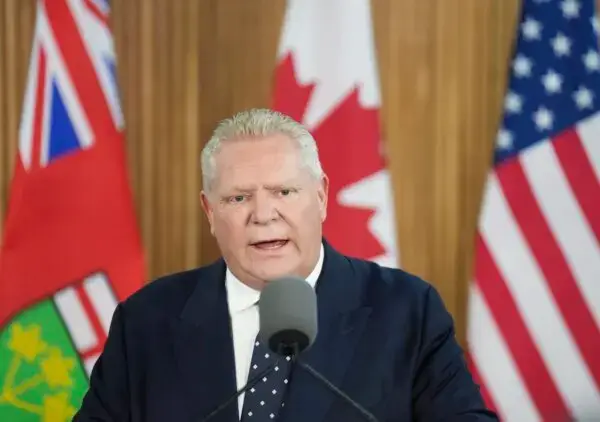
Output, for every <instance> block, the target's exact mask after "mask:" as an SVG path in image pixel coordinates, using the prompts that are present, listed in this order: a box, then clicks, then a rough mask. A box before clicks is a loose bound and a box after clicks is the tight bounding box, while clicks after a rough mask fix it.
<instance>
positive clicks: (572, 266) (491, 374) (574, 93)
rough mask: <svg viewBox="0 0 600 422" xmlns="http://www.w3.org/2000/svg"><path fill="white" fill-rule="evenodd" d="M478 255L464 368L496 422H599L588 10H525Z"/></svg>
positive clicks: (598, 275) (596, 161) (599, 302)
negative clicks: (476, 383)
mask: <svg viewBox="0 0 600 422" xmlns="http://www.w3.org/2000/svg"><path fill="white" fill-rule="evenodd" d="M517 29H518V36H517V38H516V45H515V49H514V53H513V57H512V61H511V67H510V70H511V72H510V78H509V81H508V86H507V92H506V96H505V100H504V112H503V119H502V121H501V126H500V128H499V130H498V136H497V141H496V150H495V154H494V164H493V169H492V170H491V172H490V173H489V175H488V178H487V183H486V187H485V193H484V198H483V203H482V209H481V214H480V219H479V225H478V233H477V237H476V246H475V268H474V280H473V282H472V283H471V290H470V301H469V327H468V349H469V358H470V364H471V368H472V370H473V373H474V375H475V377H476V379H477V380H478V381H479V382H480V384H481V386H482V392H483V394H484V396H485V399H486V401H487V402H488V404H489V405H490V407H492V408H494V409H496V410H497V411H498V413H499V415H500V416H501V418H502V420H506V421H511V422H512V421H515V422H529V421H557V422H558V421H561V422H562V421H573V420H576V421H588V420H589V421H591V420H595V421H598V420H600V182H599V181H600V114H599V113H598V112H599V110H600V55H599V51H598V41H597V36H598V23H597V20H596V15H595V0H524V1H523V4H522V11H521V17H520V20H519V22H518V27H517Z"/></svg>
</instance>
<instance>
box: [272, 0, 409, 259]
mask: <svg viewBox="0 0 600 422" xmlns="http://www.w3.org/2000/svg"><path fill="white" fill-rule="evenodd" d="M274 96H275V98H274V108H275V109H276V110H279V111H281V112H283V113H285V114H288V115H290V116H291V117H293V118H294V119H296V120H298V121H300V122H302V123H303V124H305V125H306V126H307V127H308V129H309V130H310V131H311V132H312V134H313V136H314V137H315V139H316V140H317V144H318V147H319V154H320V157H321V163H322V165H323V168H324V170H325V172H326V173H327V174H328V176H329V180H330V191H329V205H328V213H327V219H326V221H325V224H324V229H323V230H324V236H325V238H326V239H327V240H328V242H330V243H331V244H332V246H334V247H335V248H336V249H337V250H339V251H340V252H342V253H344V254H346V255H350V256H354V257H359V258H365V259H369V260H372V261H375V262H378V263H380V264H382V265H385V266H389V267H397V266H398V265H399V261H400V258H399V253H398V249H397V246H396V243H397V242H396V227H395V221H394V220H395V212H394V201H393V195H392V186H391V182H390V176H389V173H388V171H387V168H386V163H385V159H384V156H383V148H382V143H381V135H380V126H379V125H380V122H379V107H380V104H381V99H380V91H379V76H378V67H377V59H376V54H375V42H374V36H373V27H372V18H371V10H370V0H328V1H322V0H288V2H287V9H286V14H285V20H284V25H283V33H282V37H281V40H280V44H279V51H278V65H277V69H276V73H275V93H274Z"/></svg>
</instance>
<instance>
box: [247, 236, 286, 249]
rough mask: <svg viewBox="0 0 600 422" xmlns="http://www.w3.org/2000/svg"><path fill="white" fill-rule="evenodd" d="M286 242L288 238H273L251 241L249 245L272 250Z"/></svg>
mask: <svg viewBox="0 0 600 422" xmlns="http://www.w3.org/2000/svg"><path fill="white" fill-rule="evenodd" d="M288 242H289V240H288V239H273V240H263V241H259V242H253V243H251V244H250V245H251V246H252V247H254V248H256V249H261V250H273V249H278V248H282V247H284V246H285V245H287V243H288Z"/></svg>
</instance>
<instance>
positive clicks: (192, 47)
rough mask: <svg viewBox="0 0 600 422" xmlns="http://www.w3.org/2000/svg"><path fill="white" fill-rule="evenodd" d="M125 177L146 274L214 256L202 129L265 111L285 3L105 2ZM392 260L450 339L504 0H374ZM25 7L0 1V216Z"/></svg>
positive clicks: (487, 149) (487, 125) (491, 121)
mask: <svg viewBox="0 0 600 422" xmlns="http://www.w3.org/2000/svg"><path fill="white" fill-rule="evenodd" d="M112 4H113V13H112V18H111V24H112V27H113V32H114V36H115V43H116V49H117V54H118V60H119V62H118V72H119V82H120V86H121V93H122V103H123V108H124V113H125V119H126V126H127V128H126V147H127V151H128V158H129V166H130V174H131V184H132V187H133V192H134V195H135V203H136V207H137V213H138V217H139V224H140V230H141V233H142V237H143V241H144V246H145V248H146V251H147V261H148V270H149V271H148V272H149V275H150V276H151V277H156V276H158V275H161V274H164V273H167V272H171V271H177V270H180V269H184V268H190V267H193V266H196V265H200V264H203V263H207V262H209V261H211V260H212V259H214V258H215V257H216V256H217V255H218V251H217V250H216V247H215V243H214V241H213V239H212V237H211V236H210V234H209V233H208V230H207V229H206V227H207V226H206V222H205V219H204V217H203V215H202V211H201V208H200V205H199V198H198V194H199V191H200V186H201V180H200V169H199V153H200V149H201V147H202V144H203V143H204V142H205V140H206V139H207V138H208V136H209V135H210V132H211V130H212V128H213V126H214V124H215V123H216V122H217V121H218V120H219V119H221V118H223V117H226V116H228V115H230V114H231V113H233V112H235V111H238V110H240V109H242V108H246V107H254V106H268V105H269V104H270V98H271V94H272V89H271V84H272V72H273V68H274V64H275V53H276V48H277V43H278V39H279V33H280V30H281V23H282V17H283V13H284V7H285V2H284V0H255V1H252V2H248V1H244V0H176V1H173V0H113V1H112ZM372 4H373V8H374V22H375V31H376V39H377V47H378V58H379V68H380V73H381V85H382V98H383V110H382V127H383V134H384V138H385V142H386V150H387V153H388V155H389V161H390V169H391V172H392V176H393V182H394V189H395V192H396V208H397V211H396V213H397V219H398V237H399V243H400V250H401V255H402V265H403V267H404V268H406V269H407V270H409V271H412V272H415V273H417V274H419V275H421V276H423V277H424V278H426V279H427V280H429V281H431V282H432V283H434V284H435V285H436V286H438V287H439V289H440V291H441V292H442V295H443V296H444V298H445V300H446V303H447V305H448V307H449V309H450V311H451V312H452V313H453V315H454V316H455V318H456V320H457V324H458V329H459V338H460V339H461V341H462V340H463V339H464V327H465V310H466V297H467V296H466V293H467V282H468V279H469V276H470V272H471V266H472V245H473V236H474V232H475V226H476V222H477V214H478V212H479V203H480V200H481V191H482V187H483V181H484V177H485V173H486V171H487V169H488V165H489V163H490V158H491V150H492V145H493V138H494V132H495V129H496V125H497V122H498V119H499V117H500V112H501V104H502V96H503V94H504V87H505V83H506V71H507V68H508V62H507V59H508V57H509V52H510V47H511V43H512V40H513V38H514V35H515V19H516V17H517V13H518V7H519V0H503V1H495V2H482V1H480V0H401V1H400V0H373V1H372ZM34 5H35V3H34V0H0V221H4V212H5V210H6V202H7V199H8V188H9V184H10V176H11V173H12V166H13V163H14V158H15V154H16V141H17V133H18V124H19V118H20V113H21V105H22V97H23V89H24V81H25V76H26V70H27V66H28V60H29V52H30V48H31V33H32V28H33V18H34ZM0 233H1V223H0Z"/></svg>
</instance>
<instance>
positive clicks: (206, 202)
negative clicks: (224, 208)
mask: <svg viewBox="0 0 600 422" xmlns="http://www.w3.org/2000/svg"><path fill="white" fill-rule="evenodd" d="M200 203H201V204H202V209H203V210H204V214H206V218H207V219H208V225H209V226H210V234H212V235H213V236H214V235H215V230H214V228H213V227H214V224H213V222H214V213H213V208H212V204H211V203H210V198H209V197H208V194H207V193H206V192H204V191H202V192H200Z"/></svg>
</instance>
